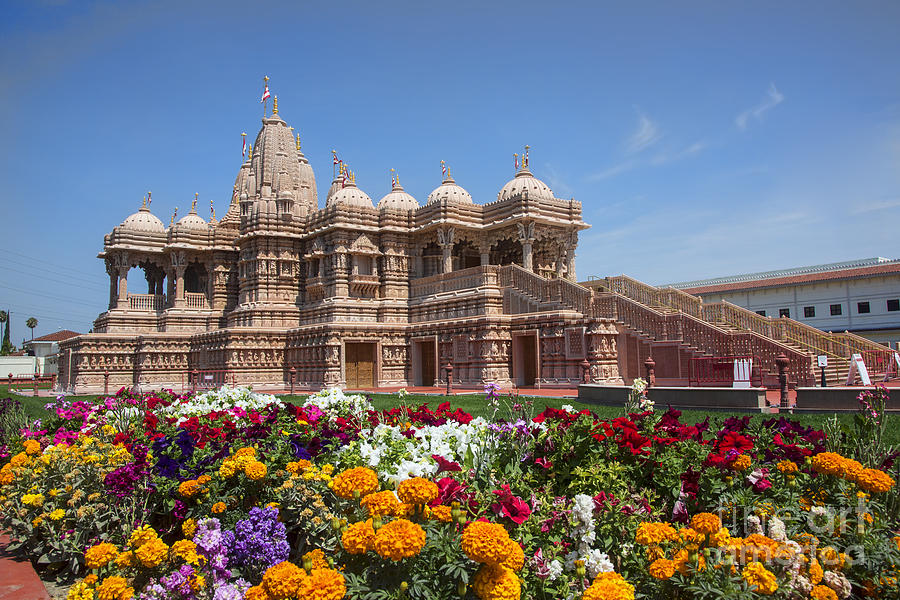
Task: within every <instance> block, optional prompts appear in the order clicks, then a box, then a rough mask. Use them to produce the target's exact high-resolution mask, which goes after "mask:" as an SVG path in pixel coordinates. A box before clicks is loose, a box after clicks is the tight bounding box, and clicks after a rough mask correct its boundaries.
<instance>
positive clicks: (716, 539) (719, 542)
mask: <svg viewBox="0 0 900 600" xmlns="http://www.w3.org/2000/svg"><path fill="white" fill-rule="evenodd" d="M730 539H731V534H730V533H729V531H728V529H727V528H725V527H722V528H721V529H719V531H717V532H715V533H714V534H713V535H712V536H711V537H710V538H709V543H710V545H711V546H714V547H716V548H721V547H722V546H725V545H726V544H728V541H729V540H730Z"/></svg>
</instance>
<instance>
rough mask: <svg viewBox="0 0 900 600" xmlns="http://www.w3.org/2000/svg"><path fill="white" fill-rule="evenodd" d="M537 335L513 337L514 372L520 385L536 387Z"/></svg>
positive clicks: (528, 334) (517, 383)
mask: <svg viewBox="0 0 900 600" xmlns="http://www.w3.org/2000/svg"><path fill="white" fill-rule="evenodd" d="M537 367H538V365H537V335H535V334H533V333H527V334H522V335H516V336H514V337H513V373H514V376H515V382H516V385H517V386H519V387H534V384H535V381H536V380H537Z"/></svg>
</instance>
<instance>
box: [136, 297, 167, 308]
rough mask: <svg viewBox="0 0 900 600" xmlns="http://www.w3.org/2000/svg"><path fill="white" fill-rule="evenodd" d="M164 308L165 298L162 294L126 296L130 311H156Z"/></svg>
mask: <svg viewBox="0 0 900 600" xmlns="http://www.w3.org/2000/svg"><path fill="white" fill-rule="evenodd" d="M165 306H166V297H165V296H164V295H162V294H128V308H129V309H130V310H143V311H157V310H163V309H164V308H165Z"/></svg>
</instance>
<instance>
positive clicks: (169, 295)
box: [166, 267, 175, 306]
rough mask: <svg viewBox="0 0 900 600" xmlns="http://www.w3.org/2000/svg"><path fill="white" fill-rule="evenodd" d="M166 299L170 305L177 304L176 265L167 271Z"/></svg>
mask: <svg viewBox="0 0 900 600" xmlns="http://www.w3.org/2000/svg"><path fill="white" fill-rule="evenodd" d="M166 283H167V285H166V301H167V305H168V306H175V267H172V268H171V269H168V270H167V271H166Z"/></svg>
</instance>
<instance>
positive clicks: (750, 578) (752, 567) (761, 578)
mask: <svg viewBox="0 0 900 600" xmlns="http://www.w3.org/2000/svg"><path fill="white" fill-rule="evenodd" d="M741 577H743V578H744V580H745V581H746V582H747V585H749V586H750V589H751V590H753V591H755V592H757V593H759V594H763V595H766V596H771V595H772V594H774V593H775V591H776V590H777V589H778V583H776V581H775V574H774V573H772V571H770V570H768V569H767V568H765V567H764V566H763V564H762V563H759V562H756V561H753V562H751V563H750V564H748V565H747V566H746V567H744V571H743V573H741Z"/></svg>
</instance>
